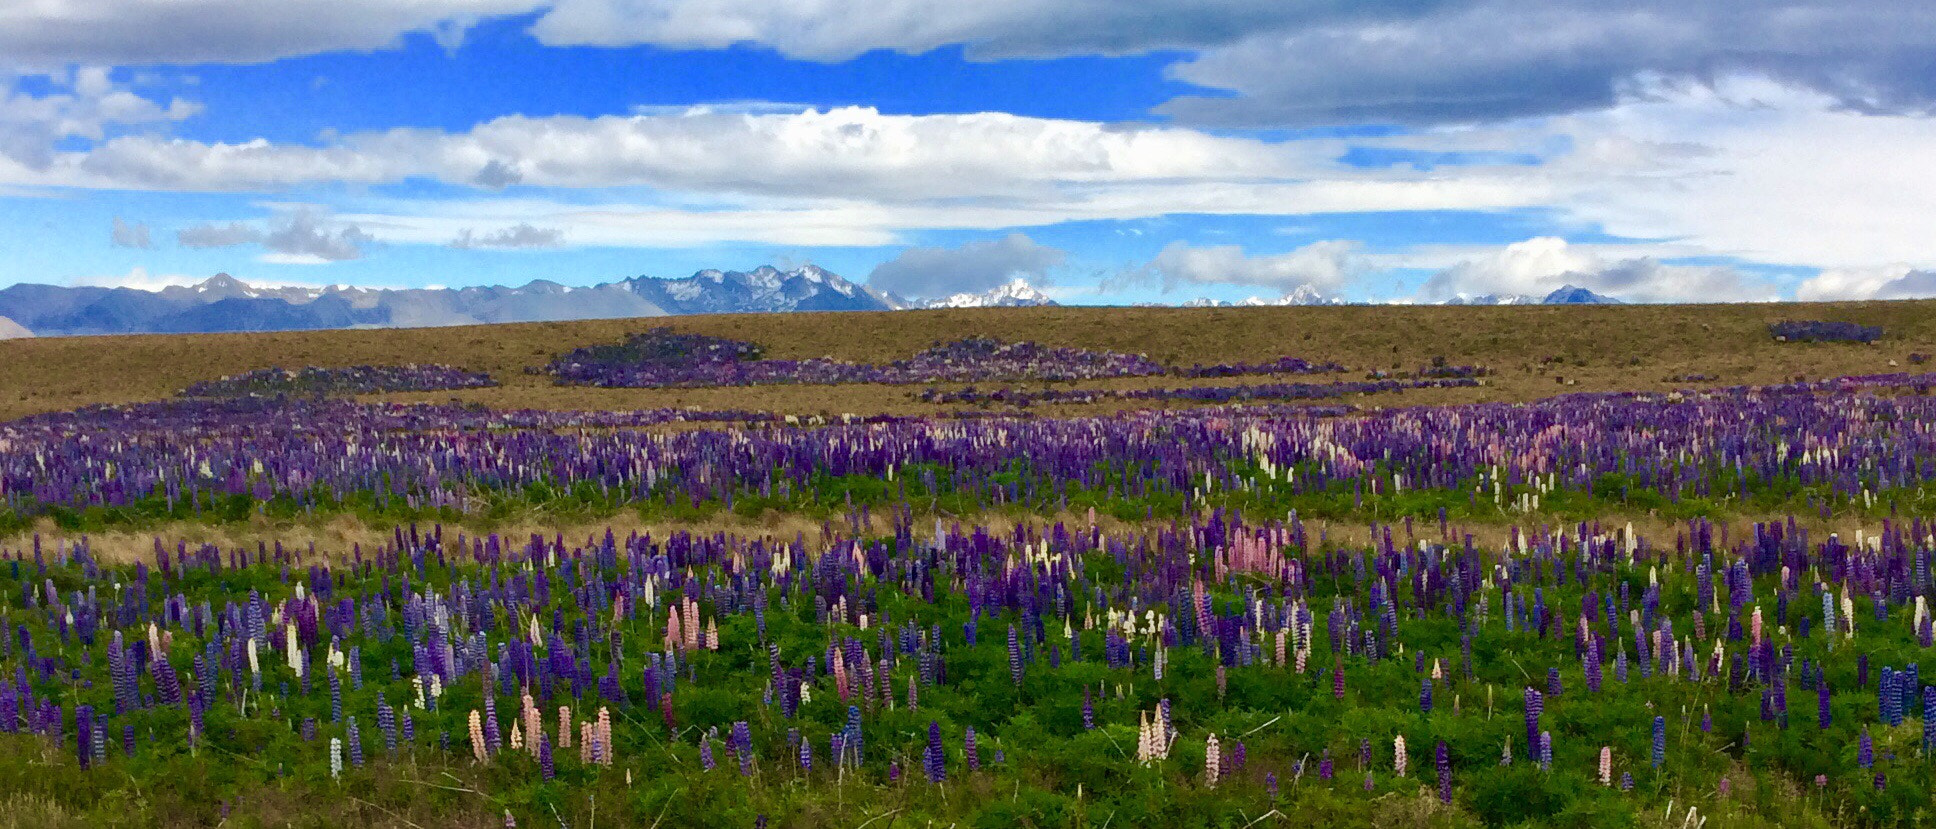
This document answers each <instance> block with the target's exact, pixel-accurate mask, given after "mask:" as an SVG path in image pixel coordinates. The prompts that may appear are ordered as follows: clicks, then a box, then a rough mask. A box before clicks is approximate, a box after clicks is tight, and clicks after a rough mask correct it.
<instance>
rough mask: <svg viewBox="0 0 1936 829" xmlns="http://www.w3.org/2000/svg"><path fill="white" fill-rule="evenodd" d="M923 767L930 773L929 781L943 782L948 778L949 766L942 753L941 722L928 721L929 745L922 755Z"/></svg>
mask: <svg viewBox="0 0 1936 829" xmlns="http://www.w3.org/2000/svg"><path fill="white" fill-rule="evenodd" d="M921 767H922V770H923V771H926V772H927V774H928V782H929V783H941V782H944V781H946V780H947V779H948V767H947V762H946V759H945V757H944V756H943V755H942V753H941V723H939V722H936V721H934V720H929V721H928V747H927V750H926V751H924V752H923V753H922V755H921Z"/></svg>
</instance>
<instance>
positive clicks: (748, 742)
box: [732, 720, 753, 777]
mask: <svg viewBox="0 0 1936 829" xmlns="http://www.w3.org/2000/svg"><path fill="white" fill-rule="evenodd" d="M732 740H733V756H735V757H738V758H739V774H740V776H741V777H752V776H753V730H752V728H751V727H750V726H748V725H747V724H746V721H745V720H740V721H738V722H735V723H733V738H732Z"/></svg>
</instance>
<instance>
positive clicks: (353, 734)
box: [344, 716, 363, 767]
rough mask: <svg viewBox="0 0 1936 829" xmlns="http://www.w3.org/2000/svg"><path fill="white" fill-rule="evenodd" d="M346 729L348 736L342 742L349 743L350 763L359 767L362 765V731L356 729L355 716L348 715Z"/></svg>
mask: <svg viewBox="0 0 1936 829" xmlns="http://www.w3.org/2000/svg"><path fill="white" fill-rule="evenodd" d="M348 730H349V736H348V737H347V738H346V739H345V740H344V742H346V743H349V750H350V765H352V766H357V767H361V766H362V765H363V732H361V731H358V730H357V727H356V717H354V716H352V717H350V724H349V729H348Z"/></svg>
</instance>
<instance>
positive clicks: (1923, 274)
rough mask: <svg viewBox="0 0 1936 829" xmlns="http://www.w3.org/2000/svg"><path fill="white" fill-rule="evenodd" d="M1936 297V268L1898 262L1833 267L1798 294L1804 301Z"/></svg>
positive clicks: (1800, 288)
mask: <svg viewBox="0 0 1936 829" xmlns="http://www.w3.org/2000/svg"><path fill="white" fill-rule="evenodd" d="M1928 297H1936V271H1930V270H1917V269H1915V268H1911V267H1909V266H1908V265H1903V264H1896V265H1887V266H1883V267H1876V268H1829V269H1825V270H1823V271H1822V272H1821V273H1818V274H1816V275H1815V276H1812V277H1809V278H1808V279H1807V280H1805V281H1803V282H1802V284H1801V286H1800V287H1798V288H1796V290H1795V298H1796V299H1799V300H1802V301H1804V302H1831V301H1835V300H1845V299H1925V298H1928Z"/></svg>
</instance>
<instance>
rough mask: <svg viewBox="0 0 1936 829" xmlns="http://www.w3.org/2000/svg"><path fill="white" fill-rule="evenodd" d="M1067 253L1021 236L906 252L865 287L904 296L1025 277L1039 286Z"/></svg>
mask: <svg viewBox="0 0 1936 829" xmlns="http://www.w3.org/2000/svg"><path fill="white" fill-rule="evenodd" d="M1067 257H1068V254H1066V253H1064V252H1063V251H1061V250H1059V249H1057V248H1052V247H1049V246H1047V245H1042V244H1038V243H1036V241H1035V240H1033V239H1030V238H1029V237H1027V236H1024V235H1022V234H1020V233H1011V234H1008V235H1007V236H1004V237H1002V238H1000V239H984V240H981V241H976V242H969V243H967V244H965V245H962V246H960V247H957V248H924V247H916V248H908V249H907V250H903V251H901V252H900V254H899V255H897V256H895V257H894V258H893V259H890V260H888V261H886V262H882V263H881V264H880V265H879V266H877V267H875V268H874V272H873V273H872V274H870V275H869V276H868V277H867V284H868V285H869V286H870V287H873V288H875V289H878V290H882V291H888V292H891V293H895V294H899V295H901V296H906V297H941V296H948V295H950V294H956V293H981V292H983V291H987V290H990V289H993V288H997V287H1000V286H1002V285H1005V284H1007V283H1008V282H1009V281H1010V280H1012V279H1016V278H1026V279H1027V280H1028V281H1029V282H1030V283H1032V284H1035V285H1041V284H1044V283H1046V282H1047V281H1048V271H1049V269H1050V268H1053V267H1055V266H1057V265H1060V264H1062V263H1063V261H1064V260H1065V259H1067Z"/></svg>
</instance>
